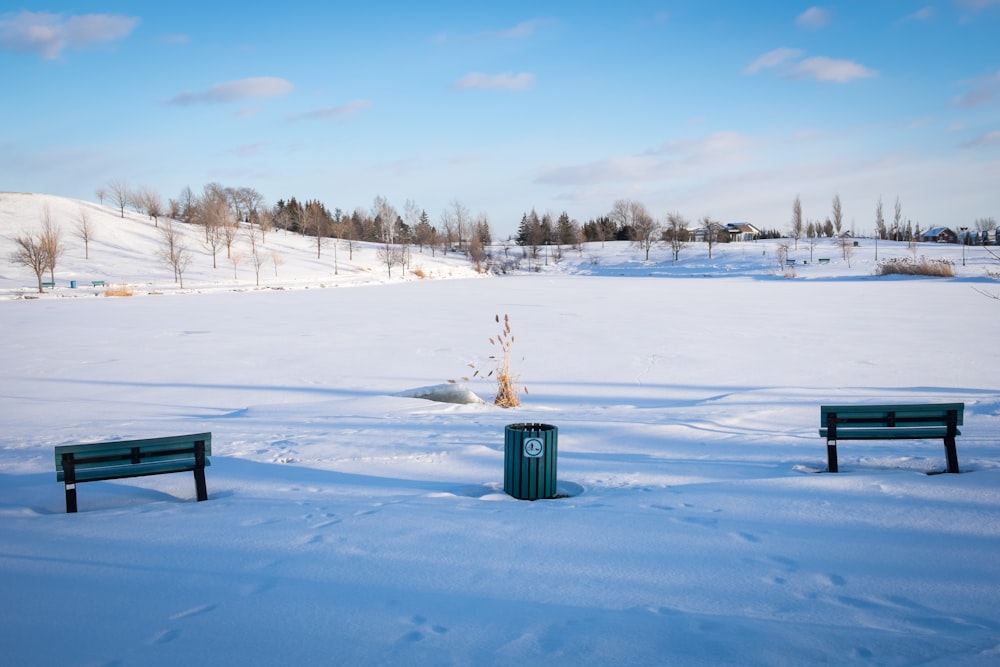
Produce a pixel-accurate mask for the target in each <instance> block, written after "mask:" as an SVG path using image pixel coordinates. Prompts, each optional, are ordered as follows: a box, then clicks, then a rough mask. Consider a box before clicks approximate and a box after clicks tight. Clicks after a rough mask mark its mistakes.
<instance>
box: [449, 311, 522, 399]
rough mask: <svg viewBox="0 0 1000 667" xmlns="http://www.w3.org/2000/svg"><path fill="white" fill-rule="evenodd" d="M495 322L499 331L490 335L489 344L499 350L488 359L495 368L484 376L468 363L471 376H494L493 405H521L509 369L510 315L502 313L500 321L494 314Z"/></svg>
mask: <svg viewBox="0 0 1000 667" xmlns="http://www.w3.org/2000/svg"><path fill="white" fill-rule="evenodd" d="M495 319H496V322H497V324H500V325H501V326H500V333H498V334H497V335H496V336H491V337H490V344H491V345H493V346H495V347H497V348H499V350H500V352H499V353H498V354H491V355H490V359H491V360H492V361H493V362H495V363H496V368H495V369H493V370H491V371H490V372H488V373H487V374H486V375H485V376H484V375H481V374H480V372H479V369H478V368H476V365H475V364H469V367H470V368H472V369H473V371H474V372H473V373H472V377H473V378H475V377H485V378H489V377H494V376H495V377H496V381H497V397H496V399H495V400H494V401H493V403H494V404H495V405H499V406H500V407H501V408H516V407H517V406H519V405H521V397H520V395H519V394H520V389H521V388H520V387H518V385H517V382H516V381H515V379H514V376H513V375H512V373H511V370H510V355H511V347H512V346H513V345H514V334H513V332H512V331H511V329H510V316H509V315H504V316H503V322H502V323H501V322H500V316H499V315H496V316H495ZM462 379H463V380H465V381H466V382H469V381H470V379H471V378H469V377H463V378H462ZM523 389H524V393H525V394H527V393H528V388H527V387H523Z"/></svg>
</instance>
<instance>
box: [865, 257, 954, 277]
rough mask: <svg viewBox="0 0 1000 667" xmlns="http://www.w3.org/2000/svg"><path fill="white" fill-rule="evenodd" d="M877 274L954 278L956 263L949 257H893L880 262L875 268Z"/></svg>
mask: <svg viewBox="0 0 1000 667" xmlns="http://www.w3.org/2000/svg"><path fill="white" fill-rule="evenodd" d="M875 275H877V276H893V275H898V276H932V277H935V278H952V277H954V276H955V263H954V262H951V261H949V260H947V259H927V258H926V257H920V258H919V259H916V260H914V259H910V258H909V257H893V258H891V259H886V260H883V261H881V262H879V263H878V268H877V269H875Z"/></svg>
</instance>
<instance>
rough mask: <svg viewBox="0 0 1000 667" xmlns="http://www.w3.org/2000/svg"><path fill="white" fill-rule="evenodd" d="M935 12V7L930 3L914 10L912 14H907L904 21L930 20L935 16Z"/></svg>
mask: <svg viewBox="0 0 1000 667" xmlns="http://www.w3.org/2000/svg"><path fill="white" fill-rule="evenodd" d="M935 14H936V12H935V11H934V8H933V7H931V6H930V5H928V6H926V7H923V8H921V9H918V10H917V11H915V12H913V13H912V14H907V15H906V16H904V17H903V20H904V21H930V20H931V19H933V18H934V15H935Z"/></svg>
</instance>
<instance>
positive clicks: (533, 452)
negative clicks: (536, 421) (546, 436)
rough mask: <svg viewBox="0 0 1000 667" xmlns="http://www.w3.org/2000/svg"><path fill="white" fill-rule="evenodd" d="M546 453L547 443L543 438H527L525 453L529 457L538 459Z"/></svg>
mask: <svg viewBox="0 0 1000 667" xmlns="http://www.w3.org/2000/svg"><path fill="white" fill-rule="evenodd" d="M544 453H545V443H544V442H543V441H542V439H541V438H525V440H524V455H525V456H526V457H527V458H529V459H537V458H538V457H539V456H541V455H542V454H544Z"/></svg>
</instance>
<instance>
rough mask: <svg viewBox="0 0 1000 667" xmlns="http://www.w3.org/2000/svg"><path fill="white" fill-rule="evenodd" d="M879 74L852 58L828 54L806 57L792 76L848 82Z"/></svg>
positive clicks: (793, 71)
mask: <svg viewBox="0 0 1000 667" xmlns="http://www.w3.org/2000/svg"><path fill="white" fill-rule="evenodd" d="M877 75H878V72H876V71H875V70H873V69H869V68H867V67H865V66H864V65H861V64H859V63H856V62H854V61H852V60H838V59H835V58H827V57H826V56H815V57H813V58H806V59H805V60H803V61H802V62H800V63H798V64H797V65H796V66H795V67H794V68H793V69H792V76H794V77H795V78H801V79H815V80H817V81H833V82H835V83H847V82H848V81H852V80H854V79H867V78H871V77H874V76H877Z"/></svg>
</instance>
